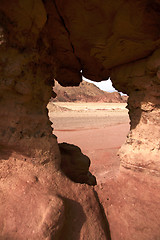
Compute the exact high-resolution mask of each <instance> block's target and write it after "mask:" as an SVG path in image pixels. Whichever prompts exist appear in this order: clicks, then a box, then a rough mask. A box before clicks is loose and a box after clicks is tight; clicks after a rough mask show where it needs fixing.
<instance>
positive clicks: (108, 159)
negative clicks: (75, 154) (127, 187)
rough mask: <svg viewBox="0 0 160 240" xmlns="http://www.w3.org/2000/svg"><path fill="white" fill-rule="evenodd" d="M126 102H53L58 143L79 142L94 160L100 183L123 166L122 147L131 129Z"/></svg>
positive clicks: (51, 105) (53, 116)
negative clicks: (119, 152)
mask: <svg viewBox="0 0 160 240" xmlns="http://www.w3.org/2000/svg"><path fill="white" fill-rule="evenodd" d="M126 105H127V104H126V103H104V102H102V103H95V102H94V103H93V102H87V103H84V102H50V103H49V104H48V109H49V117H50V120H51V122H52V123H53V125H52V127H53V134H55V135H56V136H57V140H58V143H61V142H67V143H69V144H74V145H76V146H79V147H80V148H81V150H82V152H83V153H84V154H85V155H87V156H88V157H89V158H90V160H91V166H90V171H91V172H92V174H94V175H95V177H96V179H97V183H98V184H99V183H103V182H105V181H106V179H107V178H112V177H114V176H115V174H116V173H117V171H118V170H119V158H118V156H117V153H118V150H119V148H120V147H121V145H122V144H123V143H124V141H125V139H126V136H127V134H128V132H129V117H128V110H127V109H126Z"/></svg>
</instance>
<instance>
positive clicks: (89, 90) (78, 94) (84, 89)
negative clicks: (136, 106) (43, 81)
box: [52, 81, 127, 103]
mask: <svg viewBox="0 0 160 240" xmlns="http://www.w3.org/2000/svg"><path fill="white" fill-rule="evenodd" d="M53 90H54V92H55V93H56V94H57V97H56V98H53V99H52V101H54V102H107V103H125V102H127V97H126V96H121V95H120V94H119V93H118V92H113V93H110V92H105V91H102V90H100V89H99V88H98V87H97V86H96V85H94V84H93V83H89V82H86V81H82V82H81V83H80V85H79V86H78V87H62V86H61V85H60V84H58V82H57V81H55V86H54V87H53Z"/></svg>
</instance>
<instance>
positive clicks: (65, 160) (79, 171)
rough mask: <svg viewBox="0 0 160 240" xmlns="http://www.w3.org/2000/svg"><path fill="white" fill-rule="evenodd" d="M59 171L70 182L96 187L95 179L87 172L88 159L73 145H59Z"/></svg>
mask: <svg viewBox="0 0 160 240" xmlns="http://www.w3.org/2000/svg"><path fill="white" fill-rule="evenodd" d="M59 149H60V152H61V169H62V171H63V172H64V173H65V174H66V176H67V177H69V178H70V179H71V180H72V181H74V182H77V183H86V184H88V185H93V186H94V185H96V184H97V182H96V178H95V176H93V175H92V174H91V173H90V172H89V166H90V159H89V158H88V157H87V156H86V155H84V154H83V153H82V152H81V149H80V148H79V147H77V146H75V145H73V144H68V143H60V144H59Z"/></svg>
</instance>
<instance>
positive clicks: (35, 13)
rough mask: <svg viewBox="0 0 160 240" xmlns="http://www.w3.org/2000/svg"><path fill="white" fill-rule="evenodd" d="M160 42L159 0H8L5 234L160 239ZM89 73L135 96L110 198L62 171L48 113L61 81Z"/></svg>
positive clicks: (0, 175)
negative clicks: (107, 80)
mask: <svg viewBox="0 0 160 240" xmlns="http://www.w3.org/2000/svg"><path fill="white" fill-rule="evenodd" d="M64 6H65V7H64ZM159 47H160V1H159V0H152V1H150V0H141V1H140V0H135V1H132V0H117V1H110V0H107V1H101V2H100V1H98V0H93V1H82V0H77V1H73V0H67V1H66V0H65V1H64V0H54V1H51V0H43V1H42V0H28V1H25V0H14V1H13V0H8V1H5V0H1V4H0V69H1V75H0V108H1V111H0V116H1V118H0V119H1V120H0V166H1V167H0V203H1V204H0V215H1V218H0V238H1V239H7V240H8V239H9V240H11V239H12V240H13V239H66V240H67V239H69V240H76V239H88V240H89V239H92V240H93V239H95V240H100V239H102V240H104V239H112V240H117V239H118V240H119V239H123V240H129V239H132V240H133V239H141V240H143V239H145V240H151V239H153V240H155V239H156V240H157V239H159V238H160V232H159V229H160V226H159V216H160V209H159V194H158V193H159V190H160V188H159V171H160V165H159V149H160V148H159V128H160V124H159V118H160V117H159V107H160V100H159V86H160V70H159V69H160V54H159ZM82 75H83V76H85V77H86V78H89V79H92V80H95V81H100V80H102V79H107V78H108V77H109V76H111V78H112V81H113V84H114V86H115V87H116V88H117V89H118V90H119V91H122V92H124V93H127V94H128V95H129V100H128V108H129V115H130V119H131V132H130V134H129V136H128V138H127V141H126V143H125V145H124V146H123V147H122V149H121V150H120V153H119V155H120V158H121V167H120V172H119V175H118V176H117V178H116V179H114V180H111V182H110V183H108V184H107V185H106V186H107V187H105V188H104V191H106V192H107V195H108V197H107V198H106V199H110V200H106V199H102V197H105V196H106V195H105V194H104V191H99V190H97V192H98V194H97V193H96V192H95V190H94V189H93V187H90V186H87V185H81V184H78V183H73V182H72V181H70V180H69V179H68V178H67V177H66V176H64V174H63V173H62V172H61V169H60V161H61V157H60V151H59V147H58V144H57V140H56V137H55V136H53V135H52V129H51V126H50V125H51V123H50V122H49V120H48V116H47V110H46V105H47V103H48V102H49V99H50V98H51V96H52V94H53V93H52V86H53V85H54V79H56V80H57V81H58V82H59V83H60V84H61V85H63V86H73V85H75V86H77V85H79V83H80V82H81V80H82V79H81V76H82ZM129 169H130V170H129ZM124 186H126V187H125V188H124ZM97 188H98V186H97ZM152 190H153V192H152ZM121 192H122V194H121ZM153 195H154V199H151V198H153ZM98 196H99V197H98ZM99 199H100V200H99ZM106 201H108V204H106ZM101 204H103V207H102V205H101ZM103 208H104V209H103ZM106 216H107V218H108V220H109V225H108V222H107V219H106Z"/></svg>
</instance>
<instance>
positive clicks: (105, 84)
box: [83, 77, 117, 92]
mask: <svg viewBox="0 0 160 240" xmlns="http://www.w3.org/2000/svg"><path fill="white" fill-rule="evenodd" d="M83 80H85V81H87V82H90V83H93V84H95V85H96V86H97V87H99V88H100V89H101V90H103V91H106V92H115V91H117V90H116V89H115V88H114V87H113V86H112V82H111V80H110V79H109V80H105V81H101V82H93V81H91V80H89V79H87V78H85V77H83Z"/></svg>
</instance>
